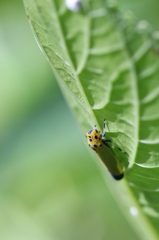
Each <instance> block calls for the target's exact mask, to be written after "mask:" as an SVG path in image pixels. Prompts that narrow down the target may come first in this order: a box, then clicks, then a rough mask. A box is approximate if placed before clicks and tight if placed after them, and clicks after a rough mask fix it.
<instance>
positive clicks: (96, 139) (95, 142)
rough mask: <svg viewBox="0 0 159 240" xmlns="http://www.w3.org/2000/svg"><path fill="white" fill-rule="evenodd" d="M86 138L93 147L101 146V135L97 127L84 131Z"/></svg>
mask: <svg viewBox="0 0 159 240" xmlns="http://www.w3.org/2000/svg"><path fill="white" fill-rule="evenodd" d="M86 138H87V141H88V145H89V146H90V147H91V148H92V149H93V150H96V149H97V147H99V146H102V137H101V134H100V131H98V130H97V129H93V130H90V131H88V132H87V133H86Z"/></svg>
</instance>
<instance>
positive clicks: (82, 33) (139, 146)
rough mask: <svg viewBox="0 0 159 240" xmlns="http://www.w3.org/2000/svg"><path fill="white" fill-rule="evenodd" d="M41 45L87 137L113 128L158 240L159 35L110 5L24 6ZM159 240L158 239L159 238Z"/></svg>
mask: <svg viewBox="0 0 159 240" xmlns="http://www.w3.org/2000/svg"><path fill="white" fill-rule="evenodd" d="M24 4H25V7H26V11H27V15H28V18H29V20H30V23H31V26H32V28H33V31H34V34H35V36H36V39H37V40H38V43H39V45H40V47H41V49H42V51H43V52H44V54H45V55H46V57H47V59H48V61H49V63H50V64H51V66H52V68H53V70H54V72H55V74H56V76H57V80H58V82H59V85H60V87H61V89H62V90H63V93H64V94H65V96H66V98H67V100H68V102H69V103H70V106H71V108H72V109H73V110H74V112H75V113H76V115H77V117H78V120H79V121H80V123H81V124H82V126H83V129H84V130H85V131H88V130H89V129H91V128H92V126H93V124H94V123H97V124H98V126H99V127H101V126H102V123H103V119H104V118H105V117H106V119H107V121H108V126H107V127H108V132H107V138H109V139H111V140H112V141H113V142H114V143H115V144H116V145H118V146H119V147H120V148H121V149H122V150H124V151H126V152H127V153H128V155H127V156H123V155H122V153H120V152H119V151H117V150H116V151H115V153H116V155H117V157H118V158H119V159H120V161H121V163H122V164H123V165H124V166H125V167H127V166H128V164H129V169H128V170H127V171H126V177H125V179H126V180H125V181H126V182H127V187H128V189H129V191H130V192H131V194H132V195H133V196H134V197H135V199H136V202H137V204H138V206H140V209H141V214H143V216H144V218H145V219H146V220H145V221H147V222H148V225H149V230H150V229H151V230H150V232H151V234H154V235H153V237H154V239H155V237H156V236H157V234H159V228H158V221H159V201H158V199H159V84H158V76H159V55H158V36H157V34H156V35H155V33H154V32H153V30H152V28H151V27H150V26H149V24H148V23H147V22H145V21H140V22H139V21H137V20H136V19H135V17H134V16H133V14H132V13H130V12H128V13H127V14H125V15H123V16H122V15H121V14H120V13H119V12H118V10H117V8H116V6H114V5H112V6H110V5H108V3H107V2H106V1H102V0H99V1H85V4H84V6H83V9H82V10H81V11H79V12H72V11H70V10H69V9H68V8H67V7H66V5H65V2H64V1H62V0H58V1H56V0H47V1H42V0H24ZM156 239H157V237H156Z"/></svg>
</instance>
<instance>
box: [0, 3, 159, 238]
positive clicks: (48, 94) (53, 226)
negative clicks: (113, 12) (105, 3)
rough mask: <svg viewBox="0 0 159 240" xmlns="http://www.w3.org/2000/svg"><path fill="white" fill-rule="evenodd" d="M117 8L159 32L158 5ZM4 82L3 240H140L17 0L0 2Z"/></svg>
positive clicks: (0, 150) (0, 128)
mask: <svg viewBox="0 0 159 240" xmlns="http://www.w3.org/2000/svg"><path fill="white" fill-rule="evenodd" d="M118 2H119V4H121V8H122V10H126V9H131V10H133V11H134V12H135V13H136V14H137V16H138V17H139V18H140V19H142V18H145V19H147V20H149V21H150V22H151V24H152V25H153V27H155V28H156V29H158V27H159V26H158V21H157V20H158V19H157V15H158V8H157V7H159V3H158V1H157V0H153V1H152V0H151V1H150V0H149V1H147V2H146V3H145V1H143V0H142V1H141V0H140V1H137V0H136V1H130V0H129V1H124V0H121V1H118ZM143 6H144V7H143ZM0 76H1V77H0V155H1V157H0V239H1V240H36V239H37V240H54V239H55V240H88V239H91V240H97V239H98V240H105V239H108V240H109V239H111V240H118V239H129V240H131V239H132V240H133V239H137V240H138V239H140V238H139V237H137V235H136V233H135V231H134V229H132V227H131V226H130V224H129V223H128V222H127V220H126V219H125V218H124V216H123V215H122V213H121V210H120V209H119V206H118V205H117V202H118V200H117V199H113V197H112V195H111V193H110V192H109V189H108V187H107V186H106V184H105V179H104V178H103V175H102V173H101V168H100V167H99V166H98V165H97V163H96V161H94V159H93V158H92V156H91V155H90V153H89V152H88V150H87V148H86V146H85V145H86V144H85V145H84V141H83V139H84V136H83V135H84V134H83V133H81V131H80V130H79V128H78V125H77V123H76V121H75V119H74V117H73V115H72V113H71V112H70V110H69V108H68V106H67V105H66V103H65V100H64V99H63V96H62V94H61V92H60V90H59V88H58V86H57V84H56V81H55V78H54V76H53V73H52V71H51V69H50V67H49V65H48V63H47V61H46V60H45V57H44V56H43V54H42V53H41V52H40V50H39V48H38V46H37V44H36V42H35V40H34V38H33V35H32V32H31V30H30V26H29V24H28V21H27V18H26V15H25V11H24V7H23V3H22V2H19V1H16V0H15V1H11V0H9V1H4V0H3V1H2V0H1V1H0ZM108 178H110V181H113V180H111V177H110V176H108Z"/></svg>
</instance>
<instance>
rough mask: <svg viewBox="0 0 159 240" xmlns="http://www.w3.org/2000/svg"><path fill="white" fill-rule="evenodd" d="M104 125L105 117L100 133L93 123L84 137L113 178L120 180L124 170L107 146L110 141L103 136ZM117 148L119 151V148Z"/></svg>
mask: <svg viewBox="0 0 159 240" xmlns="http://www.w3.org/2000/svg"><path fill="white" fill-rule="evenodd" d="M105 126H106V119H104V123H103V131H102V133H100V131H99V130H98V129H97V127H96V125H95V126H94V129H92V130H90V131H88V132H87V133H86V138H87V140H88V145H89V146H90V147H91V148H92V149H93V150H94V151H95V152H96V153H97V155H98V157H99V158H100V159H101V160H102V161H103V163H104V164H105V165H106V167H107V168H108V170H109V172H110V173H111V175H112V176H113V178H114V179H116V180H120V179H122V178H123V177H124V172H123V169H122V167H121V166H120V163H119V160H118V159H117V158H116V156H115V154H114V153H113V151H112V149H111V147H110V146H109V143H111V141H110V140H108V139H106V138H105ZM118 149H119V150H120V151H121V149H120V148H118ZM124 153H125V152H124Z"/></svg>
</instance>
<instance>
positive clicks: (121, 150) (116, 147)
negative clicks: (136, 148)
mask: <svg viewBox="0 0 159 240" xmlns="http://www.w3.org/2000/svg"><path fill="white" fill-rule="evenodd" d="M114 146H115V147H116V148H117V149H118V150H119V151H120V152H122V153H124V154H127V152H124V151H123V150H122V149H121V148H119V147H118V146H117V145H116V144H115V143H114Z"/></svg>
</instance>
